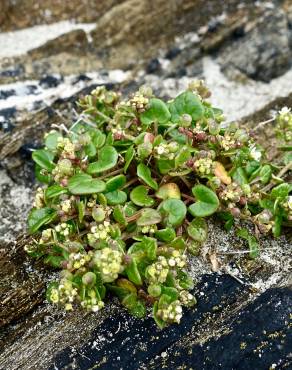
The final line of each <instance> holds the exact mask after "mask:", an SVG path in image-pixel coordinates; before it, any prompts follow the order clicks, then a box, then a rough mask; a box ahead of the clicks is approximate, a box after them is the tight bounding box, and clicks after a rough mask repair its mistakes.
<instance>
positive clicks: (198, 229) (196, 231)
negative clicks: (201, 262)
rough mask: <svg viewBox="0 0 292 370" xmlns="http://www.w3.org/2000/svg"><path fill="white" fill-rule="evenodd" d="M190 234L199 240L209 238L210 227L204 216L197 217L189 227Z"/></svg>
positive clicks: (202, 240)
mask: <svg viewBox="0 0 292 370" xmlns="http://www.w3.org/2000/svg"><path fill="white" fill-rule="evenodd" d="M187 232H188V234H189V236H190V237H191V238H192V239H193V240H196V241H197V242H200V243H202V242H204V241H205V240H206V239H207V235H208V227H207V223H206V221H205V220H204V219H203V218H199V217H198V218H195V219H194V220H192V222H191V223H190V224H189V226H188V228H187Z"/></svg>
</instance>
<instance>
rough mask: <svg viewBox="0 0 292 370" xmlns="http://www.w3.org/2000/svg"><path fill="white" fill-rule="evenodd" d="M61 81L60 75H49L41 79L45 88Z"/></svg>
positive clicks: (41, 83) (54, 85) (56, 84)
mask: <svg viewBox="0 0 292 370" xmlns="http://www.w3.org/2000/svg"><path fill="white" fill-rule="evenodd" d="M60 83H61V78H60V77H59V76H58V77H56V76H52V75H47V76H44V77H43V78H42V79H41V80H40V85H41V86H42V87H44V88H49V87H56V86H58V85H59V84H60Z"/></svg>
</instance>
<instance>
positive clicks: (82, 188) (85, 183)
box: [68, 173, 105, 194]
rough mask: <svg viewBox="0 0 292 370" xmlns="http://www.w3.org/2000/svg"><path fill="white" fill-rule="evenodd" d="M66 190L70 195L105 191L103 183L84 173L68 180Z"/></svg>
mask: <svg viewBox="0 0 292 370" xmlns="http://www.w3.org/2000/svg"><path fill="white" fill-rule="evenodd" d="M68 189H69V191H70V193H72V194H94V193H101V192H103V191H104V190H105V183H104V182H103V181H101V180H99V179H94V178H92V177H91V176H90V175H88V174H86V173H78V174H76V175H74V176H72V177H71V178H70V179H69V181H68Z"/></svg>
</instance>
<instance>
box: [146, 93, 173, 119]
mask: <svg viewBox="0 0 292 370" xmlns="http://www.w3.org/2000/svg"><path fill="white" fill-rule="evenodd" d="M169 119H170V112H169V110H168V108H167V105H166V104H165V103H164V102H163V101H162V100H160V99H156V98H153V99H150V102H149V108H147V109H146V111H145V112H144V113H142V114H141V122H142V123H143V124H144V125H150V124H151V123H153V122H157V123H162V124H163V123H166V122H167V121H168V120H169Z"/></svg>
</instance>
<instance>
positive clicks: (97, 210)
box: [92, 207, 105, 222]
mask: <svg viewBox="0 0 292 370" xmlns="http://www.w3.org/2000/svg"><path fill="white" fill-rule="evenodd" d="M92 217H93V219H94V220H95V221H96V222H102V221H103V220H104V219H105V212H104V210H103V209H102V208H101V207H94V208H93V209H92Z"/></svg>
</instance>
